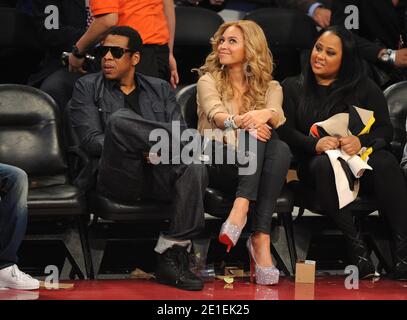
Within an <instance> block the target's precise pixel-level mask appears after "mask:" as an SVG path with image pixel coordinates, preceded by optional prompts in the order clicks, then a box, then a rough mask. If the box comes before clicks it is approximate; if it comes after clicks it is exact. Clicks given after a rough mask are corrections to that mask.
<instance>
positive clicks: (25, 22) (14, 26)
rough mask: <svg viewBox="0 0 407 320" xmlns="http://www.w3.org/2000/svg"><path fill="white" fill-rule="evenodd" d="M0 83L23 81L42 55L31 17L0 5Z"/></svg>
mask: <svg viewBox="0 0 407 320" xmlns="http://www.w3.org/2000/svg"><path fill="white" fill-rule="evenodd" d="M0 30H2V31H1V32H0V68H1V70H2V72H0V83H26V82H27V78H28V76H29V75H30V74H31V73H32V72H34V71H35V70H36V68H37V67H38V65H39V62H40V60H41V58H42V56H43V50H42V48H41V46H40V45H39V43H40V42H39V41H38V38H37V35H36V33H35V27H34V24H33V21H32V17H31V16H29V15H27V14H24V13H22V12H20V11H19V10H18V9H16V8H1V7H0Z"/></svg>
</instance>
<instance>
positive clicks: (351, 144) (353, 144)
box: [339, 136, 362, 156]
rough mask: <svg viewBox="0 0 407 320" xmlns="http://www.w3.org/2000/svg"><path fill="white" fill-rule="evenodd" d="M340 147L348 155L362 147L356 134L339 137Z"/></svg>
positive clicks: (353, 153)
mask: <svg viewBox="0 0 407 320" xmlns="http://www.w3.org/2000/svg"><path fill="white" fill-rule="evenodd" d="M339 143H340V144H341V149H342V150H343V151H344V152H346V153H347V154H348V155H350V156H353V155H355V154H356V153H358V152H359V151H360V149H362V144H361V143H360V140H359V138H358V137H356V136H348V137H343V138H340V139H339Z"/></svg>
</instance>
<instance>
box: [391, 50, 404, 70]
mask: <svg viewBox="0 0 407 320" xmlns="http://www.w3.org/2000/svg"><path fill="white" fill-rule="evenodd" d="M394 65H395V66H396V67H398V68H406V67H407V48H403V49H399V50H396V62H395V63H394Z"/></svg>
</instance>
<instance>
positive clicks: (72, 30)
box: [32, 0, 85, 53]
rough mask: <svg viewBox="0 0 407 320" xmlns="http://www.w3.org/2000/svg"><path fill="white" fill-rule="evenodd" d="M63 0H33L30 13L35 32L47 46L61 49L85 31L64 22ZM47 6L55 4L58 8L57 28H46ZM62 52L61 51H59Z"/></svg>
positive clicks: (73, 41)
mask: <svg viewBox="0 0 407 320" xmlns="http://www.w3.org/2000/svg"><path fill="white" fill-rule="evenodd" d="M62 2H63V0H33V2H32V14H33V19H34V25H35V28H36V31H37V34H38V36H39V38H40V40H41V42H42V43H43V45H44V46H46V47H47V48H58V49H60V50H61V51H62V50H64V49H66V48H69V49H71V47H72V44H73V43H75V42H76V41H77V40H78V39H79V38H80V37H81V36H82V34H83V33H84V32H85V28H80V27H77V26H72V25H66V24H64V20H65V19H64V18H63V16H64V14H65V12H64V9H63V8H64V5H63V4H62ZM48 6H55V7H57V8H58V12H59V14H60V16H59V25H58V28H57V29H48V28H46V24H45V21H46V19H47V17H48V16H49V14H46V13H45V9H46V8H47V7H48ZM61 53H62V52H61Z"/></svg>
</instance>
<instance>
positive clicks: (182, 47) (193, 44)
mask: <svg viewBox="0 0 407 320" xmlns="http://www.w3.org/2000/svg"><path fill="white" fill-rule="evenodd" d="M175 15H176V20H177V24H176V29H175V38H174V55H175V58H176V60H177V63H178V73H179V76H180V83H181V84H191V83H194V82H196V81H197V75H196V74H195V73H192V72H191V69H193V68H198V67H200V66H201V65H203V64H204V62H205V58H206V56H207V55H208V54H209V52H210V51H211V44H210V38H211V37H212V36H213V35H214V33H215V32H216V30H217V29H218V28H219V26H220V25H221V24H222V23H223V22H224V21H223V19H222V17H221V16H220V15H218V14H217V13H216V12H214V11H211V10H208V9H203V8H196V7H183V6H178V7H176V8H175Z"/></svg>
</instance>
